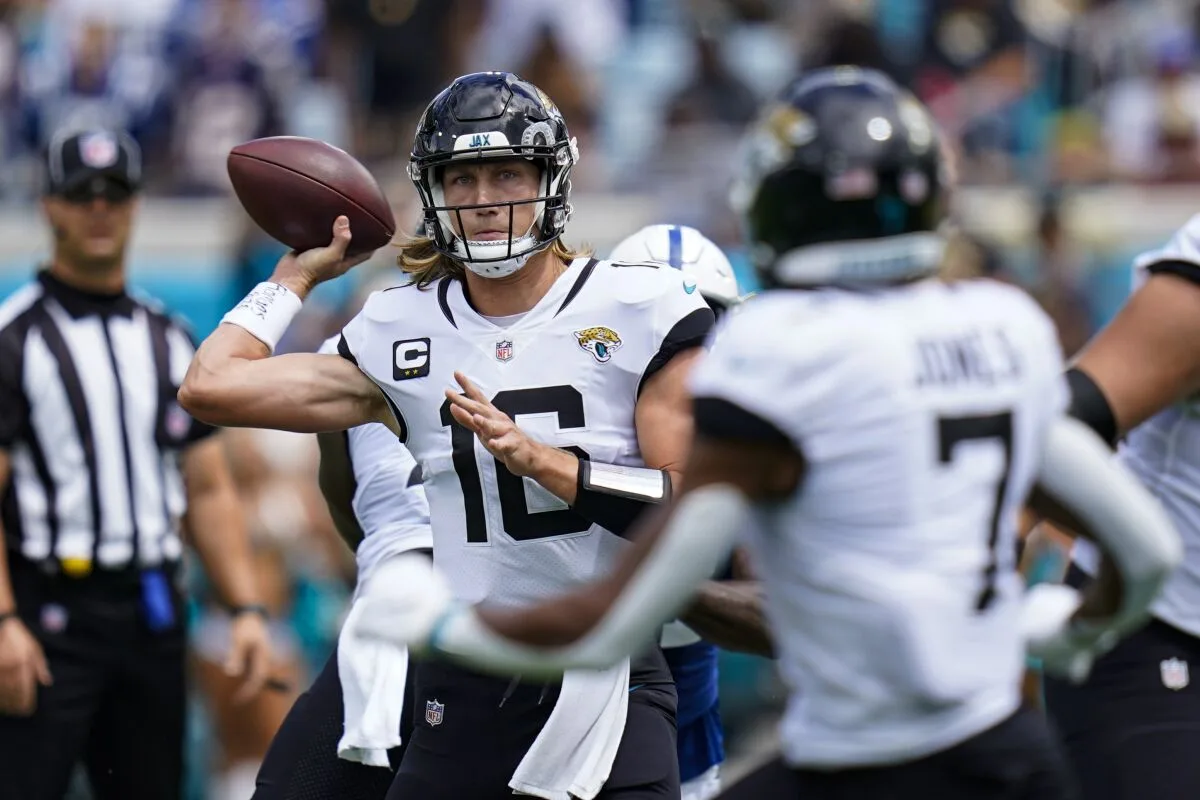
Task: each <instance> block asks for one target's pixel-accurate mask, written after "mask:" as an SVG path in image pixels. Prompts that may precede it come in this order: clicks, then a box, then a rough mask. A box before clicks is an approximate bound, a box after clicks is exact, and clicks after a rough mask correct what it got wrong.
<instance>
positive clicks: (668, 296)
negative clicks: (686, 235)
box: [602, 262, 713, 394]
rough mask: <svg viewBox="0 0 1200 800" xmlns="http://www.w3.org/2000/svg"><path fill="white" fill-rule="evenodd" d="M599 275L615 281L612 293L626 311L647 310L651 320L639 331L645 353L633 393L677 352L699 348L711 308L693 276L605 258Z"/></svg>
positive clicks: (709, 322) (708, 325)
mask: <svg viewBox="0 0 1200 800" xmlns="http://www.w3.org/2000/svg"><path fill="white" fill-rule="evenodd" d="M604 264H605V266H604V267H603V268H602V269H604V270H605V274H604V277H603V278H602V280H611V281H612V282H614V283H615V284H616V288H615V289H614V294H615V295H616V296H617V298H618V299H619V300H620V301H621V302H622V304H623V305H625V306H626V307H627V308H629V310H630V312H631V313H634V314H639V313H645V314H647V315H649V318H650V320H651V324H650V325H642V326H639V328H638V330H639V332H641V333H642V335H644V336H646V337H648V340H647V341H646V342H645V343H644V344H643V345H642V347H641V348H640V352H642V353H645V354H647V355H648V360H647V361H646V362H645V364H644V367H643V370H642V374H641V377H640V380H639V383H638V393H639V394H640V393H641V390H642V388H644V387H645V385H646V381H648V380H649V379H650V378H651V377H653V376H654V374H655V373H656V372H658V370H660V369H662V368H663V367H664V366H666V364H667V363H668V362H670V360H671V359H672V358H673V357H675V356H676V355H677V354H679V353H681V352H683V351H684V350H688V349H691V348H695V347H703V346H704V344H705V342H706V341H707V339H708V336H709V334H710V333H711V332H712V328H713V312H712V309H711V308H709V306H708V304H707V303H706V302H705V301H704V298H703V297H702V296H701V295H700V292H699V291H698V290H697V288H696V281H695V279H694V278H691V277H689V276H687V275H683V274H681V273H679V272H678V271H676V270H673V269H666V268H662V267H657V266H654V265H640V264H638V265H625V266H616V265H613V264H609V263H608V262H604Z"/></svg>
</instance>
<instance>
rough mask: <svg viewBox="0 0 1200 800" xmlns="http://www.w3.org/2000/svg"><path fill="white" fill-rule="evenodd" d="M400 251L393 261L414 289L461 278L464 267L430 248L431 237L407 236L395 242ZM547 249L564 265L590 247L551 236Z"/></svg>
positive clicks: (587, 252) (588, 254)
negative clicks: (446, 278) (577, 246)
mask: <svg viewBox="0 0 1200 800" xmlns="http://www.w3.org/2000/svg"><path fill="white" fill-rule="evenodd" d="M396 246H397V247H399V248H400V254H399V255H398V256H396V264H397V265H399V267H400V270H401V271H402V272H404V273H406V274H408V275H409V276H410V277H411V278H412V281H413V283H415V284H416V285H417V288H418V289H425V288H428V287H429V285H430V284H432V283H433V282H434V281H436V280H440V279H441V278H445V277H450V278H455V279H457V280H462V277H463V274H464V273H465V272H466V268H465V267H464V266H463V265H462V264H461V263H460V262H458V261H455V260H454V259H453V258H450V257H449V256H447V255H445V254H444V253H439V252H438V251H437V249H436V248H435V247H434V244H433V240H432V239H430V238H429V237H427V236H410V237H408V238H406V239H403V240H401V241H400V242H397V244H396ZM549 250H550V252H551V253H553V254H554V256H555V257H556V258H558V259H559V260H560V261H562V262H563V263H564V264H570V263H571V262H572V261H574V260H575V259H577V258H584V257H587V256H590V255H591V254H592V251H591V249H590V248H586V247H585V248H581V249H578V250H576V249H575V248H573V247H571V246H570V245H567V244H565V243H563V240H562V239H555V240H554V241H553V242H551V243H550V247H549Z"/></svg>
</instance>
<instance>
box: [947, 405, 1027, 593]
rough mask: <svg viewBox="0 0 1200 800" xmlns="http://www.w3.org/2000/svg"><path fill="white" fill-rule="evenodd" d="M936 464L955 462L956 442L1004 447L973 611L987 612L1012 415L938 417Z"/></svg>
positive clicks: (1009, 462)
mask: <svg viewBox="0 0 1200 800" xmlns="http://www.w3.org/2000/svg"><path fill="white" fill-rule="evenodd" d="M937 422H938V461H939V462H940V463H942V464H949V463H951V462H952V461H953V460H954V448H955V447H956V446H957V445H958V443H959V442H969V441H981V440H989V439H990V440H993V441H997V442H999V443H1000V445H1001V446H1002V447H1003V448H1004V469H1003V471H1002V472H1001V473H1000V479H999V480H998V481H997V482H996V499H995V502H994V504H993V505H992V517H991V526H990V528H989V529H988V560H987V565H986V566H985V567H984V568H983V589H982V590H980V593H979V599H978V601H977V602H976V603H975V608H976V610H978V611H980V612H983V611H986V610H987V609H988V608H989V607H990V606H991V604H992V601H993V600H995V599H996V573H997V571H998V569H999V555H998V554H997V552H996V550H997V546H998V544H999V541H1000V512H1001V510H1002V509H1003V507H1004V495H1005V494H1006V493H1007V492H1008V477H1009V473H1010V471H1011V470H1012V449H1013V421H1012V412H1011V411H1004V412H1002V413H999V414H990V415H986V416H977V417H939V418H938V421H937Z"/></svg>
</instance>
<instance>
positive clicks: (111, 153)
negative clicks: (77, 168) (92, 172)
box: [79, 131, 120, 169]
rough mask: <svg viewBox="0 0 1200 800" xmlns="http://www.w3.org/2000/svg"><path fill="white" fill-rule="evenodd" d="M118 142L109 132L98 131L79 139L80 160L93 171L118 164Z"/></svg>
mask: <svg viewBox="0 0 1200 800" xmlns="http://www.w3.org/2000/svg"><path fill="white" fill-rule="evenodd" d="M119 155H120V151H119V150H118V148H117V140H116V137H114V136H113V135H112V134H111V133H109V132H108V131H96V132H95V133H88V134H84V135H83V136H80V137H79V158H80V159H81V160H82V161H83V163H84V164H86V165H87V166H89V167H91V168H92V169H105V168H106V167H111V166H112V165H113V164H115V163H117V156H119Z"/></svg>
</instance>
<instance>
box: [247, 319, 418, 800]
mask: <svg viewBox="0 0 1200 800" xmlns="http://www.w3.org/2000/svg"><path fill="white" fill-rule="evenodd" d="M321 352H323V353H336V352H337V339H336V338H333V339H330V340H329V341H327V342H326V343H325V345H324V347H322V348H321ZM317 439H318V442H319V445H320V450H321V467H320V473H319V479H320V485H321V491H322V493H323V494H324V496H325V501H326V504H327V505H328V507H329V514H330V516H331V517H332V518H333V522H334V525H335V526H336V527H337V529H338V532H339V533H341V535H342V538H343V539H345V540H346V544H347V545H348V546H349V547H350V548H351V549H352V550H353V551H354V558H355V562H356V564H357V567H358V586H357V587H356V589H355V597H354V600H353V601H352V604H351V609H350V615H354V614H355V610H354V605H355V604H358V603H361V601H362V597H363V593H364V588H365V586H366V584H367V582H368V580H369V579H370V577H371V575H372V573H373V572H374V570H375V569H376V567H377V566H378V565H379V564H382V563H384V562H386V561H387V560H388V559H389V558H393V557H396V556H398V555H400V554H401V553H407V552H411V551H415V552H425V553H428V552H430V550H431V548H432V546H433V540H432V534H431V533H430V529H429V504H428V502H427V501H426V499H425V492H424V490H423V489H422V488H421V484H420V480H419V477H420V471H419V470H418V469H417V464H416V461H415V460H414V459H413V457H412V454H410V453H409V452H408V450H407V449H405V447H404V446H403V445H402V444H400V443H399V442H397V441H396V437H395V435H394V434H393V433H392V432H391V431H389V430H388V429H387V428H386V427H384V426H383V425H380V424H378V423H370V424H367V425H361V426H359V427H356V428H351V429H350V430H348V431H346V432H345V433H324V434H318V437H317ZM347 619H348V620H349V619H350V617H349V616H348V618H347ZM348 624H349V622H347V625H348ZM343 635H346V634H345V633H343ZM340 647H341V638H339V643H338V647H335V648H334V651H333V653H332V654H331V655H330V657H329V659H328V661H326V662H325V667H324V669H322V670H321V673H320V674H319V675H318V676H317V678H316V680H315V681H313V684H312V686H310V687H309V688H308V690H307V691H306V692H305V693H304V694H302V695H301V696H300V697H299V698H298V699H297V700H296V703H295V704H294V705H293V706H292V709H291V711H290V712H289V713H288V715H287V718H286V719H284V721H283V725H282V726H281V727H280V729H279V731H278V732H277V733H276V734H275V738H274V740H273V741H272V743H271V748H270V750H269V751H268V752H267V756H266V758H265V759H264V760H263V763H262V766H261V768H260V769H259V772H258V779H257V787H256V790H255V793H254V800H298V798H303V797H331V798H332V797H336V798H344V800H382V799H383V798H384V797H385V796H386V795H387V792H388V788H389V787H390V786H391V783H392V777H393V773H392V769H394V768H395V767H397V766H399V764H400V759H401V757H402V756H403V753H404V746H405V744H407V742H408V738H409V736H410V735H411V732H412V713H411V709H412V683H413V682H412V681H411V680H408V681H405V685H404V686H402V687H393V688H394V690H395V691H396V692H397V693H399V694H401V695H403V706H402V708H403V709H404V710H403V711H402V713H401V715H400V719H399V721H398V722H397V725H396V727H395V728H394V730H390V731H386V732H380V731H371V730H370V729H368V728H366V727H365V726H364V727H359V728H356V729H355V730H345V724H346V723H347V721H348V719H347V714H346V698H345V693H344V691H343V685H344V684H345V683H346V681H348V680H350V681H353V680H355V677H357V676H355V677H350V676H346V675H343V674H341V670H340V669H339V665H340V662H341V653H340ZM379 657H380V658H383V657H390V658H393V659H395V658H405V657H406V654H404V653H402V652H399V653H395V654H391V655H390V656H379ZM350 666H351V667H352V668H353V667H355V666H357V665H354V664H351V665H350ZM371 666H372V667H374V668H376V669H379V668H381V665H379V664H378V663H376V664H372V665H371ZM366 679H367V680H369V679H370V677H369V676H367V677H366ZM352 691H354V690H352ZM365 699H367V700H370V699H372V698H370V697H367V698H365ZM359 705H360V706H361V703H360V704H359ZM359 714H360V716H361V710H359ZM371 733H375V734H376V735H377V736H378V735H379V734H380V733H383V736H382V737H381V738H382V741H380V742H379V744H380V745H386V747H384V746H379V747H370V746H367V745H369V744H373V743H374V742H371V738H372V737H371V736H370V734H371ZM392 736H395V737H398V738H397V739H392V740H391V741H388V739H390V738H391V737H392ZM380 751H382V752H380ZM389 766H390V767H391V768H392V769H387V767H389Z"/></svg>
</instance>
